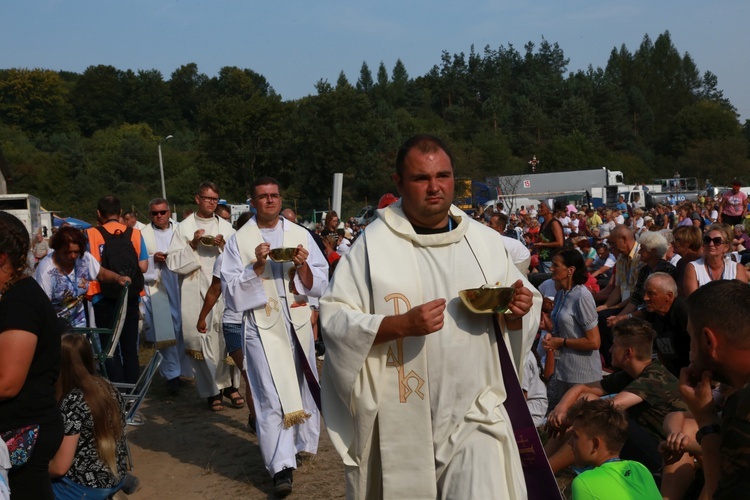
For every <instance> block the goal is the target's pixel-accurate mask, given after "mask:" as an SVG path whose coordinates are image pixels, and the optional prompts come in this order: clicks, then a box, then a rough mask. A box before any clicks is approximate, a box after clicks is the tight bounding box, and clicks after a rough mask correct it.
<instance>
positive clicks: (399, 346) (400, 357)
mask: <svg viewBox="0 0 750 500" xmlns="http://www.w3.org/2000/svg"><path fill="white" fill-rule="evenodd" d="M391 300H392V301H393V313H394V314H401V307H400V303H401V302H403V303H404V306H405V311H404V312H407V311H409V310H410V309H411V304H410V303H409V299H407V298H406V296H405V295H403V294H401V293H391V294H389V295H386V296H385V301H386V302H390V301H391ZM385 364H386V366H393V367H395V368H396V370H397V371H398V399H399V402H401V403H406V400H407V399H408V398H409V396H411V394H412V393H416V395H417V396H419V398H420V399H424V393H423V392H422V387H423V386H424V379H423V378H422V377H420V376H419V375H417V373H416V372H415V371H414V370H411V371H409V373H408V374H406V375H404V339H398V340H396V353H395V354H394V353H393V345H391V346H389V347H388V355H387V357H386V363H385ZM412 379H413V380H416V381H417V384H416V385H417V386H416V387H415V388H414V389H413V390H412V388H411V387H409V381H410V380H412Z"/></svg>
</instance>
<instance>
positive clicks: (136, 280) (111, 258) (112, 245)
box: [96, 226, 143, 300]
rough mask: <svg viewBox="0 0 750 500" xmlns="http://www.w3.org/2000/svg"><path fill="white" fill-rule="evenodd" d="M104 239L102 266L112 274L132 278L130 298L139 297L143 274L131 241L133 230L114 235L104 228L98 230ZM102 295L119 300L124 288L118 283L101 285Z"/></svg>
mask: <svg viewBox="0 0 750 500" xmlns="http://www.w3.org/2000/svg"><path fill="white" fill-rule="evenodd" d="M96 229H97V230H98V231H99V232H100V233H101V235H102V238H104V246H103V247H102V250H101V259H102V261H101V265H102V267H103V268H105V269H109V270H110V271H112V272H115V273H117V274H121V275H123V276H127V277H129V278H130V287H129V290H130V293H129V294H128V296H129V297H138V295H139V294H140V293H141V291H142V290H143V273H142V272H141V269H140V268H139V267H138V254H137V253H136V252H135V248H133V243H132V242H131V241H130V238H131V236H132V235H133V228H132V227H129V228H127V229H126V230H125V231H124V232H123V231H120V230H119V229H118V230H116V231H115V233H114V234H112V233H110V232H108V231H107V230H106V229H104V228H103V227H101V226H99V227H97V228H96ZM100 285H101V288H102V293H103V294H104V296H105V297H107V298H108V299H112V300H117V299H118V298H119V297H120V292H121V291H122V287H121V286H120V285H119V284H117V283H100Z"/></svg>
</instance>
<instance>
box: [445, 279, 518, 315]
mask: <svg viewBox="0 0 750 500" xmlns="http://www.w3.org/2000/svg"><path fill="white" fill-rule="evenodd" d="M515 294H516V289H515V288H513V287H510V286H500V285H482V286H481V287H479V288H469V289H467V290H461V291H460V292H458V296H459V297H461V301H462V302H463V303H464V305H465V306H466V307H468V308H469V310H470V311H471V312H474V313H478V314H486V313H499V314H502V313H505V312H507V311H508V305H510V302H511V301H512V300H513V296H514V295H515Z"/></svg>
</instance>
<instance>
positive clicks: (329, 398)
mask: <svg viewBox="0 0 750 500" xmlns="http://www.w3.org/2000/svg"><path fill="white" fill-rule="evenodd" d="M451 216H452V218H453V220H454V221H455V223H457V224H458V225H457V226H456V227H455V228H454V229H453V230H452V231H449V232H446V233H439V234H432V235H417V234H416V233H415V232H414V230H413V228H412V227H411V224H410V223H409V222H408V220H407V219H406V218H405V217H404V215H403V212H402V211H401V208H400V204H394V205H391V207H388V208H387V209H385V210H382V211H380V212H379V219H378V221H376V222H374V223H373V224H371V225H370V226H369V227H368V228H367V230H366V231H365V234H364V237H360V238H359V240H358V241H356V242H355V243H354V245H353V246H352V249H351V250H350V252H349V253H348V254H347V255H346V256H345V257H343V258H342V260H341V262H340V263H339V265H338V268H337V270H336V273H335V276H334V279H333V281H332V282H331V285H330V287H329V290H328V292H327V293H326V295H325V296H324V297H323V298H322V299H321V321H322V325H323V334H324V336H325V338H326V348H327V350H326V360H325V366H324V368H323V375H322V386H323V388H322V399H323V412H324V416H325V419H326V424H327V428H328V432H329V434H330V436H331V440H332V441H333V443H334V446H335V447H336V449H337V451H338V452H339V453H340V454H341V456H342V457H343V459H344V463H345V465H346V470H347V496H348V497H350V498H370V497H383V498H522V497H524V496H525V484H524V476H523V472H522V468H521V462H520V457H519V452H518V447H517V445H516V443H515V439H514V436H513V429H512V427H511V424H510V421H509V419H508V417H507V414H506V412H505V408H504V407H503V403H504V401H505V387H504V384H503V379H502V372H501V367H500V362H499V359H498V354H497V345H496V341H497V340H498V339H496V335H495V332H494V328H493V324H492V316H491V315H477V314H473V313H471V312H469V311H468V310H467V309H466V308H465V306H464V305H463V304H462V303H461V301H460V299H459V298H458V291H459V290H461V289H465V288H474V287H478V286H481V285H482V284H484V283H492V284H494V283H496V282H500V283H502V284H505V285H511V284H513V283H514V282H515V281H516V280H517V279H523V277H522V276H521V275H520V273H519V272H518V269H516V267H515V266H514V265H513V264H512V262H510V261H509V260H508V258H507V253H506V252H505V251H504V248H503V244H502V240H501V238H500V235H498V234H497V233H496V232H494V231H492V230H491V229H489V228H487V227H485V226H482V225H481V224H478V223H476V222H474V221H471V220H470V219H468V218H467V217H466V215H465V214H464V213H463V212H461V211H459V210H458V209H456V208H455V207H452V208H451ZM525 286H526V287H527V288H529V289H530V290H532V292H534V288H533V287H532V286H531V285H530V284H528V282H525ZM438 298H443V299H446V301H447V305H446V312H445V317H444V323H445V324H444V327H443V329H441V330H440V331H438V332H435V333H432V334H430V335H427V336H424V337H407V338H405V339H403V340H402V341H400V342H399V341H394V342H389V343H386V344H380V345H374V339H375V335H376V334H377V330H378V328H379V326H380V322H381V321H382V318H383V317H384V316H387V315H393V314H403V313H404V312H406V311H407V310H408V309H409V308H413V307H416V306H419V305H421V304H424V303H426V302H429V301H431V300H435V299H438ZM540 310H541V296H539V294H538V293H534V305H533V307H532V310H531V312H530V313H529V314H528V315H526V317H524V320H523V329H522V330H519V331H509V330H508V329H507V327H506V326H505V322H504V321H503V318H502V316H501V317H500V318H499V320H500V327H501V331H502V334H503V339H501V340H502V341H504V342H506V345H507V346H508V350H509V351H510V353H511V357H512V358H513V363H514V364H515V366H514V369H515V372H516V373H519V371H520V370H521V369H522V367H523V359H525V353H526V352H527V351H528V350H530V348H531V344H532V342H533V338H534V335H535V333H536V329H537V328H538V323H539V314H540Z"/></svg>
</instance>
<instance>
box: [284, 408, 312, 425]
mask: <svg viewBox="0 0 750 500" xmlns="http://www.w3.org/2000/svg"><path fill="white" fill-rule="evenodd" d="M311 416H312V415H311V414H309V413H307V412H306V411H305V410H299V411H295V412H292V413H286V414H285V415H284V428H285V429H288V428H290V427H291V426H293V425H299V424H302V423H304V422H305V420H307V419H308V418H310V417H311Z"/></svg>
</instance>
